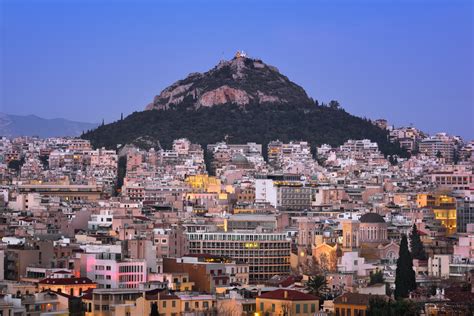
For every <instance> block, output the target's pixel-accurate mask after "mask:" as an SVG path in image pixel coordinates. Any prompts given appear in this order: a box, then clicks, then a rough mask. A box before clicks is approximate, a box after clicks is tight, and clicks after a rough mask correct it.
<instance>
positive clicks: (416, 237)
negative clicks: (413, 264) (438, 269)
mask: <svg viewBox="0 0 474 316" xmlns="http://www.w3.org/2000/svg"><path fill="white" fill-rule="evenodd" d="M410 249H411V255H412V257H413V259H418V260H426V259H427V256H426V252H425V247H424V246H423V243H422V242H421V239H420V233H419V232H418V228H417V227H416V224H413V228H412V230H411V233H410Z"/></svg>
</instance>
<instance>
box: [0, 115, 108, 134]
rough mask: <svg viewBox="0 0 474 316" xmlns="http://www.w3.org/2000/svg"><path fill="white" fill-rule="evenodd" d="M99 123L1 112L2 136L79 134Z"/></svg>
mask: <svg viewBox="0 0 474 316" xmlns="http://www.w3.org/2000/svg"><path fill="white" fill-rule="evenodd" d="M98 125H99V124H94V123H84V122H76V121H70V120H66V119H62V118H56V119H45V118H41V117H38V116H36V115H11V114H4V113H0V136H8V137H16V136H39V137H43V138H44V137H56V136H57V137H59V136H79V135H81V134H82V133H84V132H86V131H88V130H91V129H94V128H96V127H97V126H98Z"/></svg>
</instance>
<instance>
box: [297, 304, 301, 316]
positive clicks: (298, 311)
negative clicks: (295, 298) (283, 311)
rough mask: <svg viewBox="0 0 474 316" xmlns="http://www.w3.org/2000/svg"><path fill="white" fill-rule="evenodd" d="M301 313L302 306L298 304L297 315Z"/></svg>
mask: <svg viewBox="0 0 474 316" xmlns="http://www.w3.org/2000/svg"><path fill="white" fill-rule="evenodd" d="M299 313H301V307H300V304H296V314H299Z"/></svg>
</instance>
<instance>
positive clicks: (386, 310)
mask: <svg viewBox="0 0 474 316" xmlns="http://www.w3.org/2000/svg"><path fill="white" fill-rule="evenodd" d="M398 315H404V316H415V315H419V311H418V308H417V306H416V305H415V304H414V303H413V302H412V301H410V300H396V301H393V300H386V299H383V298H382V297H374V298H372V299H371V300H370V301H369V307H368V309H367V316H398Z"/></svg>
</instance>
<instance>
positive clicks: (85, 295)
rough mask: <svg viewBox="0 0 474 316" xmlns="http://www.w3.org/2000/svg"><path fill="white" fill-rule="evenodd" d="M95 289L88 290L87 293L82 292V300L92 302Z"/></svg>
mask: <svg viewBox="0 0 474 316" xmlns="http://www.w3.org/2000/svg"><path fill="white" fill-rule="evenodd" d="M93 292H94V289H87V290H86V291H84V292H82V299H83V300H92V293H93Z"/></svg>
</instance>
